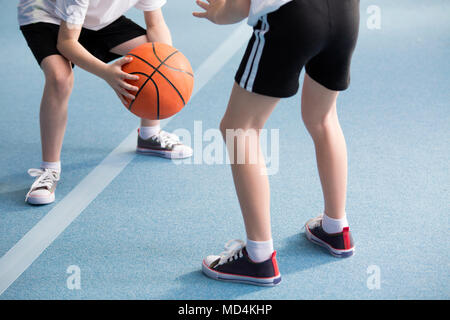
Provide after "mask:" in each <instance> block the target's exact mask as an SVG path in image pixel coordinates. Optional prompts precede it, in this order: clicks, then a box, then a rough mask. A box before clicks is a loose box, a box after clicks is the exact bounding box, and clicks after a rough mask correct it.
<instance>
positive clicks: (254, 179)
mask: <svg viewBox="0 0 450 320" xmlns="http://www.w3.org/2000/svg"><path fill="white" fill-rule="evenodd" d="M278 101H279V99H278V98H273V97H268V96H263V95H258V94H255V93H251V92H248V91H246V90H244V89H242V88H241V87H239V86H238V85H237V84H236V83H235V84H234V87H233V91H232V93H231V97H230V101H229V103H228V108H227V111H226V113H225V115H224V117H223V119H222V122H221V124H220V129H221V131H222V134H223V136H224V138H225V139H226V130H227V129H243V130H248V129H253V130H256V132H257V144H258V145H257V148H252V146H249V144H248V143H243V141H244V140H243V139H239V137H242V134H239V135H238V138H237V139H236V140H237V141H236V140H235V143H233V144H234V150H229V153H230V155H231V154H234V155H235V157H234V159H230V162H231V163H232V164H231V170H232V173H233V179H234V183H235V187H236V193H237V196H238V199H239V203H240V206H241V210H242V215H243V217H244V222H245V229H246V231H247V237H248V239H250V240H254V241H266V240H270V239H272V236H271V228H270V190H269V180H268V177H267V175H265V174H264V172H265V171H266V165H265V161H264V157H263V155H262V152H261V150H260V146H259V129H262V128H263V127H264V124H265V122H266V120H267V118H268V117H269V116H270V114H271V113H272V111H273V109H274V108H275V106H276V105H277V103H278ZM247 141H252V139H248V140H247ZM230 142H231V141H228V147H230V144H229V143H230ZM252 151H254V152H257V155H256V157H255V155H250V154H249V152H252ZM239 154H241V155H242V154H245V155H246V157H245V158H246V159H245V163H244V164H238V163H236V162H237V158H238V155H239ZM250 159H257V162H256V163H250V161H249V160H250Z"/></svg>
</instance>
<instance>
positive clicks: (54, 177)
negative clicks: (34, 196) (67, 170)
mask: <svg viewBox="0 0 450 320" xmlns="http://www.w3.org/2000/svg"><path fill="white" fill-rule="evenodd" d="M28 174H29V175H30V176H31V177H38V178H37V179H36V180H35V181H34V182H33V184H32V185H31V188H30V190H29V191H28V193H27V195H26V197H25V201H27V200H28V197H29V196H30V194H31V192H33V191H34V190H36V189H38V188H46V189H48V190H50V189H51V188H52V185H53V184H54V183H55V182H56V181H58V180H59V172H57V171H55V170H51V169H29V170H28Z"/></svg>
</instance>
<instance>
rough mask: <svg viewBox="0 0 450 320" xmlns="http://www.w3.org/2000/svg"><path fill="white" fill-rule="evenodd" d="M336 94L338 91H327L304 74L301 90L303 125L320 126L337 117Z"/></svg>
mask: <svg viewBox="0 0 450 320" xmlns="http://www.w3.org/2000/svg"><path fill="white" fill-rule="evenodd" d="M338 94H339V92H338V91H333V90H329V89H327V88H326V87H324V86H323V85H321V84H320V83H318V82H317V81H315V80H313V79H312V78H311V77H310V76H309V75H308V74H306V75H305V80H304V82H303V89H302V118H303V121H304V123H305V125H306V126H308V125H317V124H321V123H324V121H326V120H327V119H330V118H331V117H335V116H337V114H336V100H337V97H338Z"/></svg>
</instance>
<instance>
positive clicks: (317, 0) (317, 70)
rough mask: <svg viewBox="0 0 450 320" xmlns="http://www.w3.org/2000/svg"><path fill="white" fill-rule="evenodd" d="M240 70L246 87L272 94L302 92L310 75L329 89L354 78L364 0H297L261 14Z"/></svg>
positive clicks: (341, 87) (344, 86) (340, 87)
mask: <svg viewBox="0 0 450 320" xmlns="http://www.w3.org/2000/svg"><path fill="white" fill-rule="evenodd" d="M253 29H254V30H253V35H252V37H251V39H250V42H249V44H248V47H247V50H246V52H245V54H244V58H243V59H242V62H241V65H240V67H239V69H238V71H237V73H236V77H235V80H236V82H237V84H238V85H239V86H241V87H242V88H244V89H246V90H248V91H251V92H255V93H259V94H263V95H267V96H272V97H280V98H283V97H290V96H293V95H295V94H296V93H297V91H298V87H299V76H300V73H301V71H302V69H303V66H306V72H307V73H308V75H309V76H310V77H311V78H312V79H314V80H315V81H317V82H319V83H320V84H321V85H323V86H324V87H326V88H328V89H330V90H336V91H341V90H345V89H347V88H348V86H349V84H350V62H351V58H352V54H353V51H354V49H355V45H356V41H357V38H358V31H359V0H293V1H291V2H288V3H287V4H285V5H283V6H282V7H280V8H279V9H278V10H277V11H275V12H272V13H269V14H267V15H265V16H262V17H261V18H260V19H259V21H258V23H257V25H256V26H255V27H254V28H253Z"/></svg>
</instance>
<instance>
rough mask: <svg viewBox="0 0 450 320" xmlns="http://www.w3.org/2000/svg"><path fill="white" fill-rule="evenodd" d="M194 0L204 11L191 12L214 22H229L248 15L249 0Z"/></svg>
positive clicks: (237, 20) (239, 19) (234, 21)
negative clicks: (204, 0)
mask: <svg viewBox="0 0 450 320" xmlns="http://www.w3.org/2000/svg"><path fill="white" fill-rule="evenodd" d="M206 1H208V3H206V2H203V1H201V0H196V3H197V5H198V6H199V7H201V8H202V9H204V10H205V11H204V12H194V13H192V14H193V15H194V16H195V17H197V18H206V19H208V20H209V21H211V22H213V23H216V24H231V23H236V22H239V21H241V20H242V19H245V18H246V17H247V16H248V12H249V10H250V0H206Z"/></svg>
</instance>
